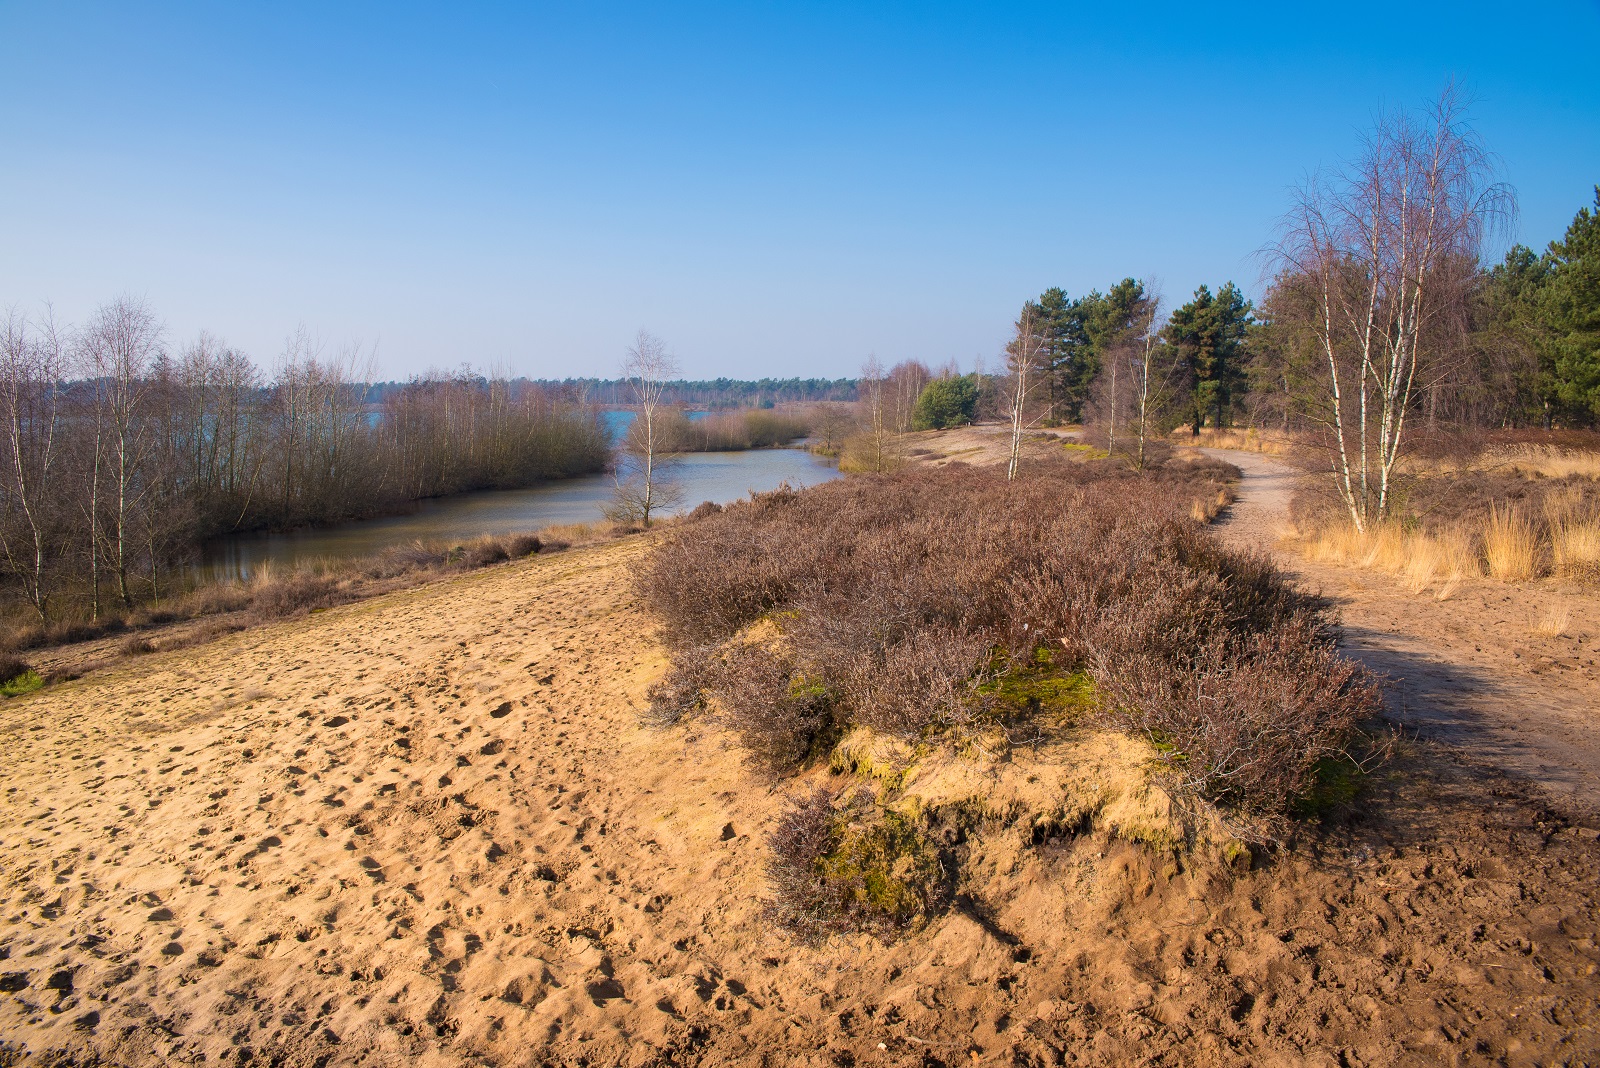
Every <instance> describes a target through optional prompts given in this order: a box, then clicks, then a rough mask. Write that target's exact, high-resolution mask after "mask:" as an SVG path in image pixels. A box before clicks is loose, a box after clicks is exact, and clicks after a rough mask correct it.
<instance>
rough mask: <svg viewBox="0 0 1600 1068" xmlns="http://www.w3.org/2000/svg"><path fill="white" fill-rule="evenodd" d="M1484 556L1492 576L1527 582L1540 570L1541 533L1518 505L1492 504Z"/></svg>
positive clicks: (1504, 579) (1505, 579)
mask: <svg viewBox="0 0 1600 1068" xmlns="http://www.w3.org/2000/svg"><path fill="white" fill-rule="evenodd" d="M1483 559H1484V564H1485V565H1486V566H1487V568H1488V571H1489V577H1490V578H1496V579H1500V580H1501V581H1502V582H1526V581H1528V580H1529V579H1531V578H1533V577H1534V576H1535V575H1537V574H1538V572H1539V535H1538V532H1537V531H1535V530H1534V528H1533V524H1532V523H1531V522H1529V521H1528V518H1527V516H1525V515H1524V514H1523V513H1522V510H1521V509H1520V508H1518V507H1516V506H1515V505H1511V504H1507V505H1505V506H1501V505H1500V504H1497V503H1491V504H1490V505H1489V519H1488V522H1487V523H1486V524H1485V525H1484V530H1483Z"/></svg>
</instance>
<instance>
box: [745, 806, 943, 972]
mask: <svg viewBox="0 0 1600 1068" xmlns="http://www.w3.org/2000/svg"><path fill="white" fill-rule="evenodd" d="M767 845H768V848H769V851H770V853H769V860H768V863H767V875H768V878H769V879H770V880H771V883H772V888H773V891H774V894H773V900H772V901H771V902H770V904H769V905H768V909H767V915H768V917H769V918H770V919H772V920H773V921H774V922H776V923H777V924H779V925H780V926H782V927H784V928H785V929H787V930H789V931H790V932H792V933H794V934H796V935H798V936H800V937H801V938H803V939H807V940H817V939H820V938H823V937H826V936H827V935H828V934H830V933H833V932H836V931H849V930H862V931H869V932H871V933H873V934H876V935H878V936H879V937H883V938H887V937H890V936H892V935H893V934H895V933H897V932H899V931H903V930H905V929H907V928H909V927H913V926H915V925H916V924H917V923H918V922H920V921H922V920H924V919H925V918H926V917H928V916H930V915H932V914H933V913H934V912H935V911H937V910H938V909H939V908H940V907H941V906H942V905H943V904H944V902H945V900H946V892H945V886H944V883H945V879H944V869H943V865H942V864H941V863H940V859H939V854H938V850H937V849H936V848H935V847H934V845H933V843H932V842H931V841H930V840H929V838H928V837H927V836H926V835H925V834H923V833H922V830H921V829H920V828H919V827H918V826H917V823H916V821H915V820H913V819H912V818H911V817H909V816H906V815H904V814H902V813H899V812H895V811H892V810H889V809H885V808H882V807H880V806H879V805H877V804H876V803H874V802H873V801H872V800H871V797H870V795H868V794H866V793H865V792H863V793H859V794H857V795H855V797H854V798H852V799H851V800H850V801H848V802H846V803H845V804H844V805H842V806H839V805H837V804H836V798H835V796H834V795H833V794H832V793H831V792H830V791H828V790H827V789H826V788H822V789H818V790H817V791H816V792H815V793H813V794H811V795H810V796H808V797H801V798H798V799H796V800H795V801H793V802H791V804H790V806H789V808H788V809H787V810H786V811H785V812H784V814H783V815H782V816H780V817H779V819H778V824H777V826H776V827H775V828H774V830H773V832H772V835H771V836H770V837H769V838H768V841H767Z"/></svg>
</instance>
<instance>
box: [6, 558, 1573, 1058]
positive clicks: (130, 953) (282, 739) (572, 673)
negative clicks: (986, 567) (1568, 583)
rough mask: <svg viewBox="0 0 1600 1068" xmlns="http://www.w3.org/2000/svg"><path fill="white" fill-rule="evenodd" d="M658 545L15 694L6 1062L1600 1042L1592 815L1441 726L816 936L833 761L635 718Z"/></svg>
mask: <svg viewBox="0 0 1600 1068" xmlns="http://www.w3.org/2000/svg"><path fill="white" fill-rule="evenodd" d="M647 544H648V543H647V541H645V540H644V539H630V540H628V541H625V542H619V543H616V544H612V545H608V546H604V547H599V548H595V549H589V550H583V551H577V552H572V553H567V554H563V555H561V556H557V557H551V558H536V559H535V560H533V561H529V562H527V563H519V564H516V565H509V566H505V567H499V568H493V569H490V570H487V571H484V572H479V573H475V574H471V575H466V576H462V577H460V578H457V579H453V580H451V581H448V582H442V583H438V584H435V585H432V586H428V587H424V588H420V589H415V590H410V591H405V592H400V593H395V594H391V595H388V596H385V597H382V598H379V599H376V600H373V601H368V602H363V603H361V604H357V605H351V606H347V607H344V608H340V609H335V610H331V611H328V612H326V613H322V614H319V615H317V616H314V617H311V618H309V619H305V620H300V621H294V622H289V623H284V624H280V625H275V626H271V627H266V628H262V629H259V630H253V631H250V632H246V633H243V634H239V635H235V636H233V637H230V638H226V639H223V640H220V641H218V642H215V643H213V644H211V645H207V646H201V647H195V648H192V649H187V650H182V651H177V652H172V653H166V654H157V655H155V656H152V657H149V658H144V659H141V660H138V661H134V662H131V663H129V664H127V665H126V666H124V667H122V668H119V669H116V670H114V671H112V672H107V673H106V674H104V675H99V676H96V677H94V678H90V679H85V680H82V681H80V682H77V683H72V684H67V685H64V686H61V687H58V688H52V689H50V690H47V691H43V692H41V693H39V694H36V695H34V696H31V697H27V698H22V699H18V700H14V701H11V702H8V703H6V704H4V705H0V776H3V786H0V873H3V874H0V1035H3V1036H4V1039H5V1040H6V1041H7V1042H8V1043H10V1045H9V1046H8V1047H6V1048H7V1050H8V1052H6V1053H0V1060H17V1059H20V1060H22V1061H24V1062H27V1061H31V1060H34V1059H41V1060H48V1061H49V1062H50V1063H57V1064H60V1063H84V1064H87V1063H103V1064H124V1065H146V1064H174V1063H184V1064H198V1063H202V1062H204V1063H206V1064H219V1063H229V1064H233V1063H240V1064H245V1063H268V1064H283V1065H312V1064H318V1065H341V1064H362V1065H408V1066H410V1065H419V1066H435V1065H441V1066H442V1065H466V1064H494V1065H501V1064H504V1065H521V1064H563V1065H614V1064H639V1065H642V1064H697V1065H732V1064H772V1065H789V1064H815V1065H835V1064H861V1065H868V1064H895V1065H902V1064H903V1065H937V1064H944V1065H954V1064H968V1063H1007V1064H1029V1065H1034V1064H1060V1063H1094V1064H1122V1063H1130V1062H1141V1063H1152V1064H1196V1065H1223V1064H1229V1065H1234V1064H1264V1063H1271V1064H1328V1065H1332V1064H1348V1065H1388V1064H1435V1063H1439V1062H1441V1061H1445V1062H1453V1063H1497V1064H1500V1063H1504V1064H1535V1063H1539V1064H1548V1063H1568V1064H1577V1063H1584V1062H1586V1061H1589V1060H1592V1059H1594V1058H1596V1057H1600V1042H1597V1040H1596V1038H1595V1033H1596V1025H1597V1023H1600V1012H1597V1009H1596V998H1595V994H1596V992H1597V983H1596V977H1595V973H1596V967H1597V965H1600V947H1597V945H1596V941H1595V933H1596V919H1597V915H1600V911H1597V902H1596V899H1595V879H1594V874H1593V873H1594V871H1595V869H1596V862H1597V860H1600V847H1597V845H1596V842H1595V840H1594V832H1593V831H1592V830H1588V829H1586V828H1582V827H1579V826H1576V825H1573V824H1570V823H1568V822H1566V821H1565V820H1564V819H1563V818H1562V817H1560V816H1558V815H1556V814H1554V813H1551V812H1548V811H1546V810H1543V809H1542V808H1540V807H1539V806H1538V805H1537V804H1535V803H1532V802H1530V801H1529V800H1527V799H1526V798H1524V797H1523V796H1522V795H1521V794H1520V792H1519V789H1518V787H1517V786H1516V785H1515V784H1514V783H1511V782H1508V781H1500V780H1491V781H1489V782H1487V783H1486V782H1485V780H1484V779H1483V777H1482V776H1481V775H1480V774H1479V773H1477V772H1476V771H1472V772H1470V773H1469V772H1466V771H1463V770H1462V769H1461V768H1459V767H1457V766H1456V765H1454V764H1452V763H1451V762H1450V761H1449V760H1448V759H1447V758H1446V757H1445V756H1444V755H1441V754H1440V753H1438V752H1436V751H1434V750H1432V749H1430V748H1428V747H1426V746H1421V747H1412V748H1411V749H1410V750H1409V755H1408V756H1407V757H1406V758H1405V759H1404V761H1403V763H1402V766H1401V768H1400V773H1401V774H1399V775H1398V776H1397V777H1396V778H1395V779H1393V780H1392V781H1386V782H1385V783H1383V784H1380V786H1379V793H1380V795H1381V796H1380V797H1378V798H1377V799H1376V800H1375V801H1374V803H1373V806H1372V808H1373V811H1374V812H1375V813H1376V814H1377V815H1376V816H1374V817H1373V818H1371V819H1369V820H1366V821H1364V822H1360V823H1357V824H1354V825H1352V826H1349V827H1346V828H1344V829H1336V830H1332V831H1329V832H1327V833H1326V834H1323V833H1315V834H1313V833H1309V832H1308V833H1307V834H1306V835H1305V836H1304V841H1302V843H1301V844H1300V845H1299V846H1297V847H1296V848H1293V849H1290V850H1288V851H1285V852H1282V853H1279V854H1277V855H1275V856H1272V857H1268V858H1263V860H1264V864H1263V865H1261V866H1258V868H1257V869H1256V870H1255V871H1253V872H1247V871H1238V870H1234V869H1230V868H1227V867H1224V866H1222V865H1221V864H1216V863H1206V862H1203V861H1202V860H1200V859H1199V858H1194V859H1188V860H1186V859H1185V858H1183V857H1180V856H1178V855H1176V854H1173V853H1170V852H1163V851H1156V850H1151V849H1148V848H1146V847H1142V846H1137V845H1132V844H1128V843H1126V842H1121V841H1118V840H1115V839H1112V838H1110V837H1108V836H1106V835H1104V834H1102V833H1098V832H1093V831H1090V832H1086V833H1079V834H1073V833H1072V832H1071V831H1070V830H1063V831H1062V833H1061V834H1060V835H1059V836H1055V837H1053V838H1052V839H1047V840H1046V841H1044V842H1039V843H1034V842H1029V841H1021V842H1017V843H1015V846H1014V848H1013V849H1012V851H1011V853H1010V854H1009V856H1010V857H1011V859H1010V860H1009V862H1008V864H1007V866H1005V867H1004V868H992V869H991V868H985V869H983V870H981V871H979V872H978V876H979V877H978V878H976V879H975V880H974V881H973V882H971V883H969V884H967V885H965V886H963V887H960V888H958V889H959V890H960V894H959V896H958V897H957V899H956V907H955V908H954V909H953V910H952V911H951V912H950V913H949V914H947V915H945V916H943V917H942V918H939V919H937V920H936V921H935V922H933V923H932V924H931V925H930V926H929V927H928V928H927V929H926V930H924V931H922V932H919V933H917V934H914V935H912V936H909V937H907V938H906V939H904V940H903V941H901V942H899V943H896V944H894V945H882V944H879V943H877V942H874V941H871V940H868V939H866V938H855V939H840V940H835V941H833V942H830V943H828V944H826V945H823V946H820V947H805V946H798V945H795V944H793V943H792V942H790V941H789V940H787V939H786V938H785V937H783V936H781V935H779V934H777V933H775V932H773V931H771V930H770V929H769V928H768V927H767V926H766V925H765V924H764V923H763V922H762V921H761V919H760V910H761V899H762V897H763V895H764V892H765V887H764V882H763V877H762V862H763V858H764V845H763V838H764V835H765V833H766V831H767V830H768V829H769V828H770V827H771V826H772V824H773V822H774V820H775V818H776V815H777V813H778V812H779V811H780V809H781V807H782V804H783V799H784V795H785V791H786V790H788V789H800V788H804V787H805V784H786V785H785V786H784V787H782V788H779V789H776V790H774V789H770V788H768V787H767V786H766V785H764V784H762V783H761V782H760V781H759V780H757V779H755V778H753V777H752V776H751V775H749V774H748V773H747V772H746V771H745V770H744V768H743V766H742V763H741V759H740V755H739V753H738V751H737V749H736V748H734V747H733V745H732V744H731V743H730V740H729V739H728V738H726V737H725V736H722V735H720V734H719V733H717V732H715V731H711V730H708V729H706V728H704V727H703V726H697V725H690V726H689V727H687V728H686V729H677V730H673V731H670V732H665V733H655V732H651V731H648V730H645V729H643V728H641V727H639V726H638V725H637V721H636V715H637V712H638V710H639V708H640V707H641V705H642V703H643V700H644V691H645V688H646V687H647V685H648V683H649V682H650V681H651V680H652V679H654V678H655V677H656V676H657V674H658V673H659V672H660V670H661V668H662V663H663V662H662V656H661V652H660V650H659V648H658V647H657V646H656V645H655V644H654V643H653V642H652V641H651V640H650V639H649V637H648V636H649V633H650V626H649V622H648V620H647V619H646V618H644V617H643V615H642V613H641V612H640V610H639V608H638V607H637V606H636V604H635V603H634V601H633V598H632V596H631V594H630V593H629V592H628V585H627V581H626V570H625V569H626V564H627V561H628V560H629V558H630V557H631V556H632V555H633V554H635V553H638V552H641V551H643V550H644V549H645V548H646V546H647ZM818 774H824V773H821V772H819V773H818ZM24 1051H25V1052H24ZM97 1058H98V1060H97Z"/></svg>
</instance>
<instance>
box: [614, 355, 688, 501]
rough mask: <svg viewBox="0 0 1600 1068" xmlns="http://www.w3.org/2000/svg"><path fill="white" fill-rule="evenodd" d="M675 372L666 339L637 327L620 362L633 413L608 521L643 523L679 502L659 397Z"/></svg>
mask: <svg viewBox="0 0 1600 1068" xmlns="http://www.w3.org/2000/svg"><path fill="white" fill-rule="evenodd" d="M679 374H680V372H679V369H678V365H677V363H676V362H675V361H674V360H673V358H672V355H671V354H670V353H669V352H668V351H667V345H666V342H664V341H662V340H661V339H660V338H658V337H656V336H655V335H653V334H651V333H650V332H649V331H647V330H640V331H639V334H638V336H637V337H636V338H635V339H634V342H633V345H632V346H631V347H630V348H629V349H628V354H627V355H626V356H625V357H624V358H623V361H622V377H623V378H624V379H626V380H627V382H628V385H629V386H630V387H631V389H632V392H633V402H634V406H635V409H636V414H635V416H634V420H633V424H632V425H631V426H630V427H628V433H627V436H626V437H625V438H624V439H623V447H622V451H623V456H624V461H623V463H620V464H618V467H617V483H616V490H615V491H614V493H613V495H612V502H611V504H610V506H608V507H607V508H606V509H605V514H606V517H607V518H609V519H610V520H612V521H613V522H637V523H640V524H641V525H643V526H647V527H648V526H649V525H650V517H651V516H653V515H655V514H657V513H658V512H662V511H666V510H669V509H672V508H676V507H678V506H679V505H680V504H682V503H683V487H682V486H680V485H679V484H678V483H677V481H676V480H674V479H673V478H672V477H671V475H670V471H669V469H668V465H669V462H670V459H671V453H672V447H673V442H671V441H669V440H668V434H667V433H666V430H667V427H666V425H665V424H666V419H665V416H666V415H667V414H668V408H667V406H666V405H665V404H664V403H663V402H662V399H661V397H662V393H663V392H664V391H665V390H666V386H667V382H668V380H669V379H673V378H676V377H678V375H679ZM625 470H626V473H624V472H625Z"/></svg>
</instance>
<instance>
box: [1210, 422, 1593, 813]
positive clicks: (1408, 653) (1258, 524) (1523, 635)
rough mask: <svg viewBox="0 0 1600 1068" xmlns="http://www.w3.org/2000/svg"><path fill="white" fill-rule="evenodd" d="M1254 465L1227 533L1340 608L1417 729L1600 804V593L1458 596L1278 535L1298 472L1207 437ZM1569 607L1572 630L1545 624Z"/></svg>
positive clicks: (1223, 531) (1497, 588)
mask: <svg viewBox="0 0 1600 1068" xmlns="http://www.w3.org/2000/svg"><path fill="white" fill-rule="evenodd" d="M1203 451H1204V452H1206V453H1207V454H1208V455H1211V456H1214V457H1216V458H1218V459H1222V460H1226V461H1228V462H1229V463H1232V464H1234V465H1235V466H1237V467H1238V468H1239V469H1240V471H1242V472H1243V473H1244V478H1243V481H1242V482H1241V484H1240V486H1239V498H1238V500H1237V501H1236V502H1235V503H1234V504H1233V505H1232V506H1231V507H1230V508H1229V509H1228V511H1227V512H1226V513H1224V515H1223V517H1222V518H1221V519H1220V520H1219V522H1218V524H1217V532H1218V533H1219V534H1220V535H1221V536H1222V537H1223V538H1224V539H1226V540H1227V541H1229V542H1231V543H1233V544H1235V545H1238V546H1242V547H1248V548H1253V549H1257V550H1260V551H1263V552H1267V553H1269V554H1270V555H1272V557H1273V558H1274V559H1275V560H1276V561H1277V563H1278V565H1279V566H1280V567H1281V568H1282V569H1283V570H1284V571H1285V572H1286V573H1288V574H1289V575H1290V576H1291V577H1292V578H1293V579H1294V580H1295V581H1296V582H1297V583H1299V584H1300V585H1301V586H1302V587H1306V588H1310V589H1313V590H1316V591H1318V592H1320V593H1321V594H1322V595H1323V596H1324V597H1326V598H1327V599H1328V600H1329V601H1330V602H1332V604H1333V605H1334V606H1335V608H1336V610H1337V611H1338V613H1339V617H1340V621H1341V625H1342V631H1343V636H1344V644H1345V648H1346V649H1347V651H1348V652H1349V653H1350V654H1351V655H1353V656H1355V657H1356V658H1357V659H1359V660H1360V661H1361V662H1362V663H1364V664H1366V665H1367V666H1368V667H1369V668H1371V669H1373V670H1374V671H1377V672H1380V673H1381V674H1383V675H1384V676H1386V677H1387V679H1388V684H1389V685H1388V688H1387V689H1388V694H1387V704H1388V707H1389V714H1390V716H1391V717H1392V718H1393V719H1394V720H1395V721H1396V722H1398V723H1400V724H1403V725H1404V726H1405V727H1407V728H1408V729H1414V730H1415V731H1416V732H1417V733H1418V734H1419V735H1420V736H1422V737H1424V738H1430V739H1433V740H1436V741H1440V742H1444V743H1446V744H1448V745H1450V746H1452V747H1454V748H1455V749H1456V750H1457V751H1458V752H1459V753H1460V754H1461V756H1462V757H1463V758H1464V759H1466V760H1467V761H1469V762H1476V763H1482V764H1488V765H1491V766H1493V767H1496V768H1499V769H1501V770H1503V771H1505V772H1507V773H1509V774H1511V775H1514V776H1516V777H1518V778H1522V779H1526V780H1529V781H1531V782H1533V783H1536V784H1537V785H1539V786H1540V787H1542V788H1543V790H1544V791H1545V792H1546V793H1547V794H1548V795H1549V798H1550V800H1551V801H1552V802H1553V803H1555V804H1556V805H1558V806H1559V807H1561V808H1565V809H1568V810H1572V811H1574V812H1584V813H1594V812H1596V811H1600V736H1597V732H1596V727H1597V726H1600V672H1597V669H1596V659H1597V657H1600V605H1597V603H1596V600H1595V598H1594V597H1593V596H1592V595H1590V594H1586V593H1584V592H1583V591H1578V590H1572V589H1563V588H1559V587H1556V586H1554V585H1552V584H1548V583H1523V584H1508V583H1500V582H1489V581H1484V580H1474V581H1466V582H1463V583H1462V584H1461V586H1460V587H1459V588H1458V589H1457V590H1455V591H1454V592H1453V593H1452V594H1451V595H1450V596H1449V597H1448V598H1447V599H1444V600H1440V599H1438V598H1437V597H1436V596H1435V595H1434V594H1433V593H1432V592H1431V591H1425V592H1423V593H1412V592H1409V591H1407V590H1406V589H1404V588H1403V587H1402V586H1401V585H1400V583H1399V581H1398V580H1397V579H1396V578H1395V577H1394V576H1392V575H1390V574H1387V573H1385V572H1382V571H1378V570H1366V569H1360V568H1354V567H1339V566H1329V565H1324V564H1318V563H1314V562H1312V561H1309V560H1307V559H1305V558H1304V557H1302V556H1300V555H1298V554H1296V553H1293V552H1291V551H1287V550H1283V549H1280V548H1279V547H1278V542H1279V541H1280V540H1281V539H1282V538H1283V536H1284V534H1285V533H1287V532H1288V531H1289V530H1290V520H1289V500H1290V498H1291V496H1292V494H1293V490H1294V484H1295V480H1296V479H1297V478H1298V477H1300V476H1299V472H1297V471H1296V470H1294V469H1293V468H1291V467H1288V466H1287V465H1285V464H1282V463H1279V462H1277V461H1274V460H1272V459H1270V458H1269V457H1265V456H1262V455H1260V454H1257V453H1249V452H1237V451H1234V450H1230V449H1205V450H1203ZM1562 614H1565V615H1566V616H1567V618H1568V623H1567V626H1566V627H1565V628H1564V633H1563V634H1561V635H1558V636H1547V635H1545V634H1542V633H1540V629H1539V628H1540V623H1541V621H1544V620H1548V619H1551V618H1553V617H1555V616H1559V615H1562Z"/></svg>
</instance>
